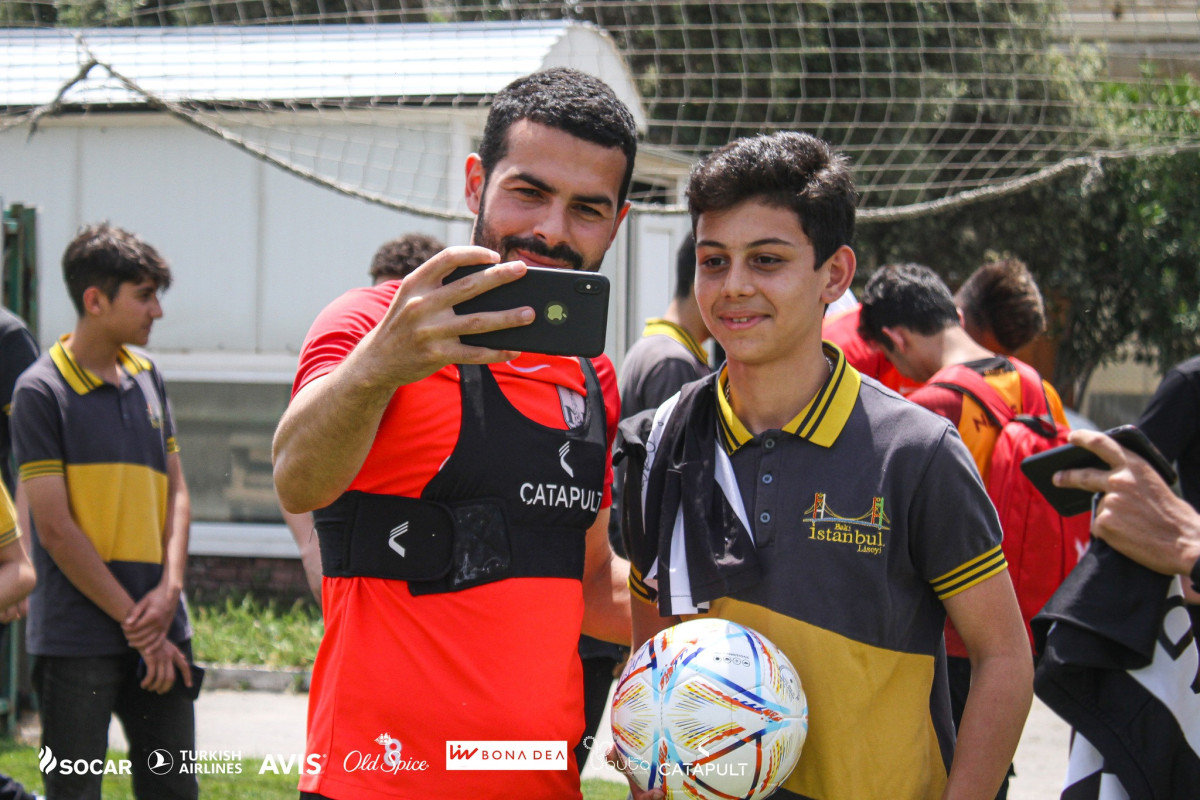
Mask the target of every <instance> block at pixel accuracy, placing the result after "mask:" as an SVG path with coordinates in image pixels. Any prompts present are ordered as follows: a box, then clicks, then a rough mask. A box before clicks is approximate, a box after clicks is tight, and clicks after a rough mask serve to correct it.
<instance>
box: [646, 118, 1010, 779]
mask: <svg viewBox="0 0 1200 800" xmlns="http://www.w3.org/2000/svg"><path fill="white" fill-rule="evenodd" d="M687 195H688V204H689V209H690V211H691V215H692V225H693V228H694V230H695V234H696V258H697V272H696V298H697V300H698V301H699V304H700V310H701V313H702V315H703V317H704V321H705V323H706V324H707V326H708V329H709V330H710V331H711V332H712V334H713V336H714V337H715V338H716V340H717V341H718V342H719V343H720V344H721V346H722V347H723V348H724V349H725V352H726V354H727V356H728V361H727V363H726V365H725V366H724V367H723V368H722V369H720V370H719V371H718V372H717V373H716V374H714V375H713V376H711V377H710V378H706V379H704V380H702V381H697V382H695V383H692V384H689V385H687V386H685V387H684V389H683V390H681V392H680V393H679V394H678V395H676V396H675V397H674V398H672V399H671V400H669V401H667V403H665V404H664V405H663V406H662V407H660V408H659V409H658V412H657V414H656V415H655V419H654V425H653V428H652V429H651V434H650V440H649V442H648V443H647V448H646V449H647V453H648V456H647V463H646V465H645V473H644V475H643V480H642V481H641V497H633V498H626V508H627V509H637V508H639V507H640V508H642V509H644V513H643V516H642V518H641V519H636V520H634V523H635V524H634V525H632V526H627V527H632V529H633V539H632V541H631V557H632V569H631V577H630V585H631V588H632V590H633V595H634V597H635V598H636V599H635V602H634V603H633V611H632V614H633V625H634V646H635V647H636V646H638V645H640V644H641V643H642V642H644V641H645V640H647V639H648V638H650V637H651V636H653V634H654V633H656V632H657V631H659V630H662V629H663V628H665V627H667V626H669V625H671V624H674V623H675V622H677V621H679V620H680V619H683V618H690V617H692V616H694V615H699V614H707V615H709V616H714V617H722V618H726V619H730V620H733V621H735V622H738V623H741V624H743V625H746V626H749V627H751V628H753V629H755V630H757V631H759V632H760V633H762V634H763V635H765V636H766V637H767V638H768V639H770V640H771V641H773V642H774V643H775V644H776V645H778V646H780V647H781V648H782V649H783V651H784V652H785V654H786V655H787V656H788V658H789V659H790V660H791V661H792V663H793V664H794V665H795V667H796V669H797V671H798V673H799V676H800V681H801V684H802V686H803V689H804V691H805V693H806V695H807V697H808V702H809V731H808V738H807V741H806V742H805V745H804V750H803V752H802V754H801V756H800V761H799V764H798V765H797V767H796V769H795V770H794V771H793V773H792V774H791V776H790V777H789V778H788V780H787V781H786V782H785V783H784V784H783V787H782V788H781V789H780V790H779V791H778V792H777V793H776V794H775V795H774V797H777V798H778V797H783V798H818V799H820V800H825V799H826V798H854V799H855V800H897V798H938V797H947V798H950V797H953V798H963V797H977V798H991V797H994V796H995V792H996V789H997V787H999V785H1000V782H1001V780H1002V779H1003V778H1004V775H1005V772H1006V771H1007V768H1008V765H1009V762H1010V761H1011V759H1012V755H1013V752H1014V750H1015V749H1016V745H1017V740H1018V739H1019V737H1020V733H1021V728H1022V725H1023V724H1024V721H1025V717H1026V714H1027V712H1028V709H1029V704H1030V701H1031V697H1032V680H1033V675H1032V669H1031V664H1032V660H1031V658H1030V653H1029V646H1028V643H1027V641H1026V639H1025V635H1024V629H1023V627H1022V624H1021V617H1020V613H1019V611H1018V608H1017V603H1016V598H1015V596H1014V594H1013V589H1012V583H1011V581H1010V580H1009V577H1008V574H1007V568H1006V565H1005V561H1004V556H1003V553H1002V552H1001V550H1000V527H999V524H998V522H997V519H996V514H995V511H994V510H993V508H992V505H991V503H990V501H989V500H988V497H987V494H986V492H985V491H984V488H983V486H982V485H981V484H980V482H979V479H978V477H977V476H976V474H975V471H974V467H973V465H972V461H971V456H970V454H969V453H968V452H967V449H966V448H965V447H964V446H963V444H962V441H961V440H960V439H959V438H958V436H957V434H956V433H955V431H954V429H953V428H952V427H951V426H950V425H948V424H947V423H946V422H945V420H943V419H940V418H938V417H936V416H934V415H932V414H929V413H927V412H925V411H924V410H922V409H920V408H918V407H916V406H913V405H912V404H910V403H908V402H907V401H906V400H903V399H902V398H900V397H899V396H898V395H895V394H893V393H892V392H890V391H887V390H886V389H884V388H883V387H882V386H880V384H878V383H876V382H875V381H873V380H871V379H869V378H864V377H862V376H861V375H859V373H858V372H857V371H855V370H854V369H853V368H852V367H850V366H849V365H848V364H847V363H846V361H845V359H844V357H843V356H842V353H841V352H840V351H839V350H838V349H837V348H836V347H834V346H833V345H830V344H827V343H822V341H821V320H822V317H823V315H824V312H825V308H826V306H828V305H829V304H830V303H832V302H834V301H835V300H837V299H838V298H839V297H840V296H841V295H842V293H843V292H844V291H845V290H846V288H847V287H848V286H849V285H850V282H851V279H852V278H853V277H854V269H855V255H854V251H853V250H851V248H850V240H851V237H852V234H853V229H854V215H855V202H856V193H855V189H854V186H853V183H852V180H851V176H850V171H849V165H848V163H847V161H846V159H845V158H844V157H842V156H839V155H836V154H835V153H833V152H832V151H831V149H830V148H829V146H828V145H827V144H826V143H825V142H823V141H821V140H819V139H816V138H814V137H812V136H809V135H806V134H800V133H779V134H774V135H771V136H757V137H753V138H745V139H739V140H737V141H735V142H732V143H731V144H729V145H726V146H725V147H723V148H721V149H720V150H717V151H716V152H714V153H712V154H711V155H710V156H708V157H707V158H706V159H705V160H704V161H702V162H701V163H700V164H698V165H697V167H696V168H695V169H694V170H693V172H692V176H691V179H690V181H689V184H688V190H687ZM631 484H632V486H631V488H630V490H629V491H632V492H637V491H638V490H639V489H638V485H637V483H636V482H632V481H631ZM638 530H644V531H645V533H644V534H641V535H640V538H639V536H638V534H637V531H638ZM946 615H949V617H950V619H951V620H952V621H953V622H954V625H955V627H956V628H958V630H959V631H960V632H961V633H962V635H963V639H964V641H965V642H966V644H967V648H968V650H969V651H970V657H971V661H972V666H973V668H974V672H973V674H974V682H973V684H972V686H971V694H970V697H969V699H968V701H967V706H966V711H965V713H964V715H963V722H962V727H961V729H960V730H959V734H958V741H957V746H956V744H955V737H954V728H953V725H952V723H951V719H950V707H949V697H948V690H947V686H946V675H945V648H944V644H943V641H942V626H943V623H944V621H945V618H946ZM634 795H635V797H639V798H641V797H654V796H656V793H641V792H638V791H637V790H635V792H634Z"/></svg>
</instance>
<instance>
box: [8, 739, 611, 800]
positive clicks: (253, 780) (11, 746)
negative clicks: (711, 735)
mask: <svg viewBox="0 0 1200 800" xmlns="http://www.w3.org/2000/svg"><path fill="white" fill-rule="evenodd" d="M108 757H109V759H110V760H112V761H114V762H116V761H117V760H118V759H121V758H124V757H125V754H124V753H118V752H115V751H110V752H109V754H108ZM234 763H239V762H234ZM240 763H241V767H242V771H241V774H234V775H200V776H199V778H200V796H201V797H203V798H205V800H246V798H254V800H276V799H277V798H280V799H282V798H287V800H296V798H297V797H298V794H299V793H298V792H297V791H296V776H295V775H275V774H272V773H267V774H266V775H259V774H258V770H259V768H260V767H261V766H262V759H261V758H245V759H242V761H241V762H240ZM0 772H2V773H4V774H5V775H11V776H12V777H14V778H16V779H17V780H19V781H20V782H21V783H23V784H25V788H26V789H28V790H30V791H31V792H41V791H42V776H41V773H39V772H38V750H37V748H36V747H25V746H23V745H19V744H17V743H15V742H13V741H12V740H9V739H0ZM499 780H503V778H500V779H499ZM628 794H629V793H628V790H627V789H626V788H625V786H624V785H622V784H617V783H611V782H608V781H597V780H590V781H584V783H583V797H584V800H625V798H626V797H627V796H628ZM104 798H105V800H133V788H132V785H131V782H130V778H129V776H127V775H106V776H105V778H104Z"/></svg>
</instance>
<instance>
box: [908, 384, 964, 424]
mask: <svg viewBox="0 0 1200 800" xmlns="http://www.w3.org/2000/svg"><path fill="white" fill-rule="evenodd" d="M908 399H909V400H911V401H912V402H914V403H916V404H917V405H919V406H921V407H922V408H928V409H929V410H930V411H932V412H933V413H935V414H940V415H941V416H943V417H945V418H946V419H948V420H950V423H951V424H952V425H954V427H955V429H957V428H958V423H959V420H960V419H961V418H962V407H963V396H962V392H956V391H954V390H953V389H947V388H945V387H943V386H928V385H926V386H922V387H921V388H920V389H917V390H916V391H915V392H913V393H912V394H910V395H909V396H908Z"/></svg>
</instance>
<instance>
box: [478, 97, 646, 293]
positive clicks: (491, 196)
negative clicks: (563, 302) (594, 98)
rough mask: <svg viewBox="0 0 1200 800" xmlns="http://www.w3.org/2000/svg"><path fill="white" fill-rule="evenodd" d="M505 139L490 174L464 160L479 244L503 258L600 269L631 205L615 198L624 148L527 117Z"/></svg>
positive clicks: (551, 265)
mask: <svg viewBox="0 0 1200 800" xmlns="http://www.w3.org/2000/svg"><path fill="white" fill-rule="evenodd" d="M507 145H508V151H507V153H506V154H505V156H504V157H503V158H502V159H500V161H499V162H498V163H497V164H496V165H495V166H494V167H493V168H492V171H491V174H490V175H486V176H485V175H484V173H483V165H482V163H481V162H480V161H479V158H478V156H472V157H471V158H470V159H468V160H467V205H468V207H470V209H471V211H472V212H474V213H475V214H476V215H477V217H476V220H475V230H474V235H473V239H474V244H477V245H480V246H482V247H487V248H490V249H492V250H495V251H496V252H497V253H499V254H500V257H501V259H502V260H504V261H524V262H525V263H526V264H529V265H530V266H539V267H560V268H568V269H585V270H591V271H595V270H598V269H600V262H601V261H603V260H604V253H605V252H606V251H607V250H608V246H609V245H610V244H611V243H612V240H613V237H614V236H616V234H617V228H618V226H620V224H621V220H622V219H623V218H624V217H625V212H626V211H627V210H628V203H626V204H624V205H623V206H622V205H618V201H617V197H618V195H619V194H620V191H621V181H622V180H623V179H624V177H625V154H624V153H623V152H622V151H621V150H620V149H619V148H615V147H602V146H601V145H598V144H595V143H593V142H588V141H585V140H583V139H579V138H577V137H575V136H572V135H571V134H569V133H567V132H565V131H561V130H558V129H557V128H551V127H548V126H546V125H541V124H539V123H536V122H530V121H529V120H519V121H517V122H515V123H513V125H512V127H511V128H509V129H508V134H507Z"/></svg>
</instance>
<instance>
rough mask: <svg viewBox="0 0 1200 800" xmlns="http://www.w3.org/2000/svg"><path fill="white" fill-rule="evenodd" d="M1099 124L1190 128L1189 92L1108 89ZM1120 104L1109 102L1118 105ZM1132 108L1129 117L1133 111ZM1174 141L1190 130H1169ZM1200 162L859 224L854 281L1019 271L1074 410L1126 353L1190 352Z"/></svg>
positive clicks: (1199, 156) (1196, 338) (1198, 293)
mask: <svg viewBox="0 0 1200 800" xmlns="http://www.w3.org/2000/svg"><path fill="white" fill-rule="evenodd" d="M1104 92H1105V94H1106V95H1107V96H1108V97H1109V98H1110V99H1111V100H1112V101H1113V102H1112V104H1111V105H1110V108H1111V109H1113V114H1112V116H1110V118H1109V119H1108V120H1107V121H1106V124H1108V125H1110V126H1112V127H1113V128H1114V129H1121V130H1123V131H1124V132H1125V133H1126V136H1125V138H1126V139H1128V138H1130V137H1131V136H1133V135H1134V134H1136V132H1137V131H1142V132H1144V133H1146V134H1151V133H1158V132H1162V128H1163V126H1174V127H1177V128H1178V127H1179V126H1184V127H1187V126H1195V125H1197V124H1200V123H1197V119H1196V117H1195V116H1193V115H1190V114H1178V113H1172V111H1171V109H1172V107H1174V108H1175V109H1176V110H1178V109H1179V108H1184V109H1193V110H1195V109H1200V86H1198V85H1197V84H1196V82H1195V81H1194V80H1192V79H1190V78H1185V79H1183V80H1180V81H1176V82H1170V83H1167V84H1152V83H1150V82H1147V83H1145V84H1142V85H1116V84H1114V85H1109V86H1107V87H1105V89H1104ZM1117 101H1119V102H1117ZM1138 109H1140V110H1138ZM1178 132H1180V133H1189V132H1191V133H1194V132H1195V131H1186V130H1180V131H1178ZM1197 186H1200V152H1197V151H1196V150H1188V149H1184V150H1182V151H1181V152H1176V153H1173V154H1164V155H1156V156H1141V157H1136V158H1117V159H1110V160H1105V161H1103V162H1102V166H1101V168H1100V169H1099V170H1098V171H1091V172H1086V173H1079V174H1074V175H1067V176H1064V177H1062V178H1060V179H1058V180H1056V181H1054V182H1052V183H1048V184H1045V185H1041V186H1038V187H1036V188H1034V189H1032V190H1030V191H1028V192H1025V193H1022V194H1020V195H1016V196H1012V197H1007V198H1003V199H1001V200H998V201H994V202H988V203H981V204H979V205H974V206H967V207H964V208H961V209H959V210H957V211H954V212H952V213H948V214H941V215H938V216H933V217H925V218H922V219H918V220H914V221H911V222H904V223H893V224H880V225H870V224H868V225H864V226H862V228H861V229H860V237H859V243H858V250H859V252H860V255H861V256H862V257H863V262H864V267H865V268H864V269H863V271H862V273H861V278H862V279H865V277H866V275H867V274H869V272H870V271H871V267H872V266H875V265H878V264H881V263H887V262H893V261H920V262H923V263H926V264H929V265H930V266H931V267H933V268H934V269H935V270H937V271H938V272H939V273H941V274H942V275H943V276H944V277H946V278H947V280H948V282H949V283H950V284H951V285H952V286H954V285H957V284H958V283H960V282H961V281H962V280H963V279H965V278H966V276H967V275H968V274H970V272H971V271H972V270H973V269H974V268H975V267H976V266H978V265H979V264H980V263H982V261H983V259H984V257H985V255H986V254H987V253H988V252H989V251H993V252H1009V253H1013V254H1015V255H1017V256H1019V257H1021V258H1022V259H1023V260H1024V261H1025V262H1026V263H1028V264H1029V266H1030V269H1031V270H1032V271H1033V273H1034V275H1035V276H1036V277H1037V279H1038V283H1039V285H1040V286H1041V287H1042V290H1043V293H1044V294H1045V296H1046V301H1047V306H1048V312H1049V317H1050V319H1051V326H1052V331H1051V332H1052V333H1053V334H1054V335H1055V336H1056V337H1057V338H1058V342H1059V346H1058V356H1057V360H1056V364H1055V372H1054V377H1053V382H1054V383H1055V385H1056V386H1058V387H1059V389H1060V390H1063V391H1064V394H1065V395H1066V396H1067V397H1072V396H1073V398H1074V401H1075V402H1076V403H1078V402H1079V401H1080V400H1081V399H1082V397H1083V394H1084V392H1085V391H1086V387H1087V383H1088V380H1089V379H1090V378H1091V376H1092V374H1093V373H1094V372H1095V370H1096V369H1097V368H1098V367H1100V366H1102V365H1104V364H1107V363H1112V362H1114V361H1116V360H1117V359H1118V358H1120V357H1121V356H1122V354H1123V347H1128V348H1129V349H1131V351H1132V353H1133V354H1134V356H1135V358H1136V359H1137V360H1139V361H1142V362H1143V363H1151V364H1155V365H1156V366H1157V367H1158V368H1159V369H1160V370H1165V369H1166V368H1168V367H1169V366H1171V365H1173V364H1175V363H1177V362H1179V361H1182V360H1183V359H1184V358H1187V357H1190V356H1192V355H1195V354H1196V353H1200V193H1197V191H1196V187H1197Z"/></svg>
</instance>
